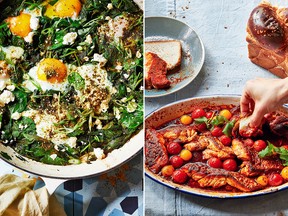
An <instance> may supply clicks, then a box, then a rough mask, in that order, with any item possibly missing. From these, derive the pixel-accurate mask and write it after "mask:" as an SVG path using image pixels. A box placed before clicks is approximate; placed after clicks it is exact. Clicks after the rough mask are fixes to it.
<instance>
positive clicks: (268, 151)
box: [258, 142, 277, 158]
mask: <svg viewBox="0 0 288 216" xmlns="http://www.w3.org/2000/svg"><path fill="white" fill-rule="evenodd" d="M276 149H277V147H275V146H274V145H273V144H272V143H270V142H268V145H267V147H266V148H265V149H263V150H262V151H260V152H259V153H258V155H259V157H260V158H264V157H267V156H271V155H273V154H274V153H275V152H276Z"/></svg>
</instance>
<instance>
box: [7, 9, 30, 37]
mask: <svg viewBox="0 0 288 216" xmlns="http://www.w3.org/2000/svg"><path fill="white" fill-rule="evenodd" d="M30 19H31V15H30V14H25V13H21V14H20V15H19V16H16V17H8V18H7V19H6V22H8V26H9V29H10V31H11V32H12V33H13V34H14V35H18V36H20V37H23V38H24V37H26V36H27V35H28V34H29V33H30V32H31V28H30Z"/></svg>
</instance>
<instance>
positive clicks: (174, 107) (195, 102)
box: [145, 95, 288, 198]
mask: <svg viewBox="0 0 288 216" xmlns="http://www.w3.org/2000/svg"><path fill="white" fill-rule="evenodd" d="M239 101H240V96H231V95H217V96H207V97H199V98H190V99H185V100H181V101H178V102H174V103H171V104H168V105H166V106H164V107H162V108H160V109H158V110H156V111H154V112H152V113H151V114H149V115H148V116H147V117H146V120H145V127H146V128H157V127H159V126H161V125H162V124H164V123H167V122H169V121H171V120H173V119H175V118H178V117H180V116H181V115H183V114H185V113H189V112H192V110H194V109H195V108H196V107H197V108H204V107H207V106H211V105H212V106H213V105H225V104H226V105H229V104H233V105H239ZM280 111H282V112H284V113H285V114H286V113H287V114H288V109H285V108H284V107H283V108H281V109H280ZM145 174H146V176H148V177H149V178H151V179H153V180H154V181H156V182H157V183H159V184H162V185H165V186H167V187H170V188H173V189H175V190H178V191H182V192H185V193H188V194H193V195H199V196H204V197H213V198H241V197H251V196H259V195H264V194H269V193H272V192H276V191H279V190H283V189H287V188H288V182H287V183H285V184H283V185H281V186H278V187H270V188H268V189H264V190H260V191H255V192H249V193H247V192H239V193H231V192H230V193H229V192H215V191H212V190H205V189H199V188H191V187H189V186H183V185H179V184H175V183H173V182H171V181H167V180H165V179H163V178H160V177H159V176H158V175H156V174H154V173H152V172H151V171H150V170H149V169H148V168H147V167H145Z"/></svg>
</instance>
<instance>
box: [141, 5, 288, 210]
mask: <svg viewBox="0 0 288 216" xmlns="http://www.w3.org/2000/svg"><path fill="white" fill-rule="evenodd" d="M274 2H276V1H274ZM278 2H279V3H278V4H279V5H281V3H283V2H284V1H278ZM259 3H260V0H259V1H256V0H254V1H250V0H242V1H239V0H230V1H228V0H226V1H225V0H221V1H220V0H214V1H208V0H204V1H202V0H145V16H146V17H149V16H167V17H173V18H176V19H178V20H180V21H183V22H184V23H186V24H188V25H190V26H191V27H192V28H193V29H194V30H195V31H196V32H197V33H198V35H199V36H200V38H201V39H202V41H203V43H204V46H205V53H206V55H205V63H204V66H203V68H202V70H201V71H200V73H199V74H198V76H197V77H196V79H194V80H193V81H192V82H191V83H190V84H189V85H188V86H186V87H185V88H183V89H182V90H180V91H178V92H176V93H174V94H171V95H168V96H164V97H159V98H146V100H145V112H146V115H147V114H149V113H150V112H152V111H153V110H155V109H157V108H159V107H162V106H163V105H165V104H168V103H171V102H174V101H177V100H180V99H184V98H190V97H198V96H206V95H215V94H234V95H235V94H237V95H241V92H242V90H243V87H244V85H245V83H246V81H247V80H249V79H253V78H255V77H267V78H276V77H275V76H274V75H272V74H270V73H269V72H267V71H266V70H264V69H262V68H259V67H258V66H256V65H254V64H252V63H251V62H250V60H249V59H248V55H247V42H246V40H245V37H246V24H247V20H248V17H249V14H250V12H251V11H252V10H253V8H254V7H256V6H257V5H258V4H259ZM286 6H287V2H286ZM287 200H288V190H284V191H280V192H277V193H273V194H269V195H265V196H258V197H250V198H241V199H225V200H224V199H211V198H203V197H199V196H193V195H189V194H184V193H181V192H177V191H174V190H173V189H170V188H167V187H165V186H162V185H160V184H158V183H156V182H154V181H153V180H151V179H149V178H148V177H145V209H146V212H145V215H147V216H150V215H157V216H158V215H183V216H184V215H219V216H225V215H227V216H228V215H229V216H230V215H253V216H254V215H287V214H288V205H287Z"/></svg>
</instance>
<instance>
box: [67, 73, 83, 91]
mask: <svg viewBox="0 0 288 216" xmlns="http://www.w3.org/2000/svg"><path fill="white" fill-rule="evenodd" d="M68 82H69V83H70V84H71V85H72V86H74V88H75V89H77V90H83V89H84V88H85V80H84V79H83V78H82V77H81V76H80V74H78V73H76V72H73V73H71V74H70V75H69V76H68Z"/></svg>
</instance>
